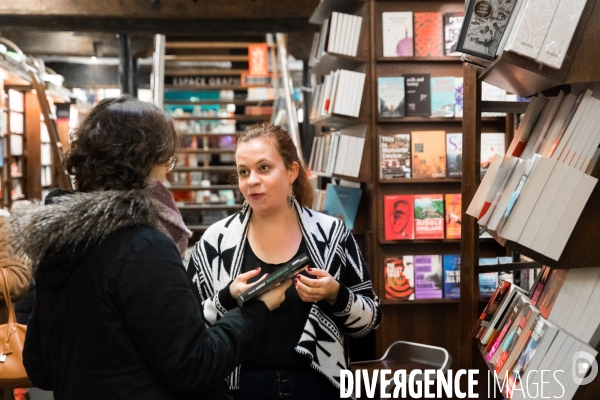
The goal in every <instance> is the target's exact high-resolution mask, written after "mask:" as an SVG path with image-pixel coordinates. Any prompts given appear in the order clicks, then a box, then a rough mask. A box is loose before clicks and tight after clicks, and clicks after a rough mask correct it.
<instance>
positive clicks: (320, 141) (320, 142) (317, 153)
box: [313, 136, 323, 171]
mask: <svg viewBox="0 0 600 400" xmlns="http://www.w3.org/2000/svg"><path fill="white" fill-rule="evenodd" d="M315 139H316V142H317V149H316V150H315V161H314V164H313V168H314V170H315V171H320V169H319V160H320V159H321V157H320V155H321V146H322V145H323V137H322V136H318V137H316V138H315Z"/></svg>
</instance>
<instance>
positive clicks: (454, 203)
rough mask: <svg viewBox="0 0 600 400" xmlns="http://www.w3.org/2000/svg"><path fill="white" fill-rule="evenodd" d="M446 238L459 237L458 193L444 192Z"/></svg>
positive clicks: (459, 200) (459, 198)
mask: <svg viewBox="0 0 600 400" xmlns="http://www.w3.org/2000/svg"><path fill="white" fill-rule="evenodd" d="M444 200H445V203H446V204H445V206H446V207H445V210H446V239H460V207H461V195H460V194H445V195H444Z"/></svg>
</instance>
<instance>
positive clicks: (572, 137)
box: [558, 97, 600, 165]
mask: <svg viewBox="0 0 600 400" xmlns="http://www.w3.org/2000/svg"><path fill="white" fill-rule="evenodd" d="M597 102H600V100H596V99H594V98H593V97H590V98H589V99H588V101H587V103H586V104H585V109H584V111H583V113H582V114H581V118H580V119H579V121H577V126H575V124H571V126H573V129H572V130H570V132H569V130H567V132H565V134H569V136H568V138H567V140H565V141H561V143H564V146H563V147H562V149H561V152H560V154H559V156H558V160H559V161H560V162H562V163H565V164H567V165H569V160H570V158H569V154H571V152H572V151H573V148H574V146H576V145H577V143H578V142H579V140H581V139H580V138H581V136H582V135H585V134H586V133H587V131H586V129H588V124H589V123H590V122H591V121H593V118H594V117H593V115H592V112H593V111H594V109H595V108H596V103H597ZM559 147H560V145H559Z"/></svg>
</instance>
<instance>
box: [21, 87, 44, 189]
mask: <svg viewBox="0 0 600 400" xmlns="http://www.w3.org/2000/svg"><path fill="white" fill-rule="evenodd" d="M40 113H41V108H40V103H39V101H38V98H37V95H36V94H35V93H33V92H26V93H25V132H23V135H24V136H25V149H24V150H25V155H26V157H25V163H26V167H25V171H26V173H27V178H26V182H27V183H26V186H27V187H26V189H25V190H26V192H25V193H27V198H28V199H29V200H32V199H37V200H41V199H42V160H41V157H42V140H41V135H40V128H41V123H42V122H41V120H40Z"/></svg>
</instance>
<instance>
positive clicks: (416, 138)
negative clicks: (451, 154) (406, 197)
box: [410, 131, 446, 179]
mask: <svg viewBox="0 0 600 400" xmlns="http://www.w3.org/2000/svg"><path fill="white" fill-rule="evenodd" d="M410 135H411V149H412V169H413V179H427V178H445V177H446V132H445V131H414V132H411V134H410Z"/></svg>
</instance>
